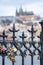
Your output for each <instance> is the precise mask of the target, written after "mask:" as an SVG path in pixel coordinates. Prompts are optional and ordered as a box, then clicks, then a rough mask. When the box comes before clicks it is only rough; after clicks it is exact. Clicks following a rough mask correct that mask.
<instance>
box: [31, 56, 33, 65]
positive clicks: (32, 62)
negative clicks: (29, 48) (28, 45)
mask: <svg viewBox="0 0 43 65" xmlns="http://www.w3.org/2000/svg"><path fill="white" fill-rule="evenodd" d="M31 65H33V55H31Z"/></svg>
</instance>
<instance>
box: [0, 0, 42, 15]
mask: <svg viewBox="0 0 43 65" xmlns="http://www.w3.org/2000/svg"><path fill="white" fill-rule="evenodd" d="M21 6H22V8H23V9H24V10H26V11H33V12H34V13H35V14H37V15H41V16H43V0H0V16H8V15H9V16H10V15H11V16H15V11H16V9H18V8H20V7H21Z"/></svg>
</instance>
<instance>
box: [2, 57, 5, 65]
mask: <svg viewBox="0 0 43 65" xmlns="http://www.w3.org/2000/svg"><path fill="white" fill-rule="evenodd" d="M2 65H5V56H2Z"/></svg>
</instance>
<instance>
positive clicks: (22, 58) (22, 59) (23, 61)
mask: <svg viewBox="0 0 43 65" xmlns="http://www.w3.org/2000/svg"><path fill="white" fill-rule="evenodd" d="M22 65H24V56H23V55H22Z"/></svg>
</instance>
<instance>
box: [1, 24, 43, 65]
mask: <svg viewBox="0 0 43 65" xmlns="http://www.w3.org/2000/svg"><path fill="white" fill-rule="evenodd" d="M42 27H43V26H42ZM9 31H10V32H11V33H12V34H13V35H12V40H9V41H8V40H6V39H5V38H7V35H6V34H5V31H3V33H2V35H0V37H2V38H3V40H0V45H2V46H3V45H4V46H5V48H7V44H8V43H10V44H11V48H12V47H13V46H14V47H15V48H16V49H17V51H16V53H15V57H16V56H18V55H19V56H21V57H22V61H21V62H22V64H21V65H25V62H24V60H25V57H26V56H30V57H31V65H34V59H33V57H34V56H35V55H38V56H39V60H40V65H43V36H42V35H43V29H42V32H41V35H40V37H39V36H38V38H40V42H36V41H34V38H35V36H34V33H36V31H34V28H33V25H32V27H31V30H27V31H28V32H30V33H31V37H30V38H31V41H29V42H27V41H25V38H27V37H26V36H25V35H24V32H23V33H22V36H19V37H20V38H21V39H22V42H21V41H19V42H17V41H16V40H15V38H16V36H15V33H16V32H18V31H19V30H16V29H15V25H14V24H13V29H12V30H11V29H9ZM8 46H9V44H8ZM22 48H25V49H24V50H23V49H22ZM32 48H33V49H34V50H32ZM18 50H19V52H18ZM17 52H18V53H17ZM0 55H1V56H2V65H6V64H5V57H6V56H7V55H8V54H7V51H6V50H4V51H3V50H1V48H0ZM15 63H16V62H14V61H12V65H15ZM19 63H20V62H19ZM28 65H29V64H28ZM36 65H37V64H36Z"/></svg>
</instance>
